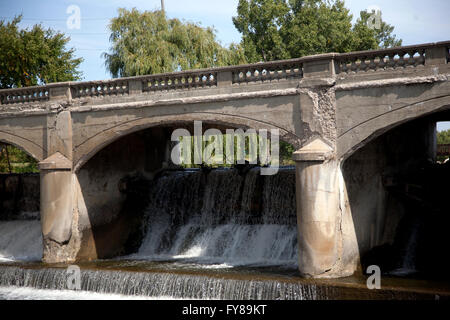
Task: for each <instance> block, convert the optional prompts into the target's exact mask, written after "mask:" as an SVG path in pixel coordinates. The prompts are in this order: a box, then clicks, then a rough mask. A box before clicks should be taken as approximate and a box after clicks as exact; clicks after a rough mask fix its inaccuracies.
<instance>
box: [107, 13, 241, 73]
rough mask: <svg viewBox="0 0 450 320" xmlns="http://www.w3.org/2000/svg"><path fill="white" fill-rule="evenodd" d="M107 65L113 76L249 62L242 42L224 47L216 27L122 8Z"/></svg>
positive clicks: (114, 22) (114, 25) (112, 27)
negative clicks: (219, 40)
mask: <svg viewBox="0 0 450 320" xmlns="http://www.w3.org/2000/svg"><path fill="white" fill-rule="evenodd" d="M109 28H110V30H111V36H110V42H111V43H112V46H111V49H110V51H111V52H110V53H104V54H103V57H104V58H105V65H106V67H107V69H108V70H109V72H110V73H111V74H112V75H113V77H125V76H136V75H145V74H155V73H164V72H173V71H180V70H188V69H198V68H209V67H216V66H224V65H232V64H240V63H243V62H245V61H246V60H245V57H244V52H243V50H242V49H241V47H240V46H239V45H236V44H232V45H230V46H229V48H224V47H222V46H221V45H220V43H219V42H218V41H217V40H216V35H215V31H214V29H212V28H209V27H208V28H203V27H201V26H200V25H198V24H194V23H188V22H181V21H180V20H178V19H168V18H167V17H166V15H165V14H164V12H162V11H145V12H139V11H138V10H137V9H132V10H126V9H119V16H118V17H116V18H114V19H112V20H111V24H110V25H109Z"/></svg>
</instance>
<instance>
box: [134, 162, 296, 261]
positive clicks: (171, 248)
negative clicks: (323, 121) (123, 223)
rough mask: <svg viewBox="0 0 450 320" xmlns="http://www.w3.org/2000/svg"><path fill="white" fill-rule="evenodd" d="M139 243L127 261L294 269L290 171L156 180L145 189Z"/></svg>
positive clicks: (221, 171) (175, 175) (194, 173)
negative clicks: (145, 205)
mask: <svg viewBox="0 0 450 320" xmlns="http://www.w3.org/2000/svg"><path fill="white" fill-rule="evenodd" d="M149 192H150V194H151V197H150V198H151V201H150V205H149V206H148V208H147V216H146V221H145V223H146V229H147V233H146V237H145V238H144V241H143V243H142V245H141V247H140V249H139V251H138V253H137V254H133V255H131V256H128V257H127V258H132V259H146V260H161V259H162V260H166V259H183V260H184V261H195V262H198V263H202V264H219V265H222V266H224V267H225V266H230V267H231V266H240V265H264V266H267V265H284V266H286V265H289V266H293V267H295V266H296V264H297V226H296V212H295V172H294V170H292V169H281V170H280V172H279V173H278V174H277V175H274V176H261V175H260V169H259V168H254V169H252V170H250V171H248V172H247V173H246V174H242V173H241V174H240V173H239V171H238V170H235V169H217V170H212V171H210V172H208V173H205V172H203V171H201V170H189V171H179V172H172V173H168V174H166V175H164V176H162V177H160V178H159V179H158V180H157V181H156V182H155V184H154V186H153V187H152V188H151V190H149Z"/></svg>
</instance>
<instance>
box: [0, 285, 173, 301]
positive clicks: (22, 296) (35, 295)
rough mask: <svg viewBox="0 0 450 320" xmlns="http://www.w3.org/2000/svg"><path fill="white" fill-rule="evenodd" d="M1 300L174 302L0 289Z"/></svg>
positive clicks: (24, 288) (19, 288)
mask: <svg viewBox="0 0 450 320" xmlns="http://www.w3.org/2000/svg"><path fill="white" fill-rule="evenodd" d="M0 300H174V298H172V297H165V296H162V297H157V298H154V297H144V296H126V295H120V294H106V293H97V292H89V291H73V290H47V289H35V288H29V287H0Z"/></svg>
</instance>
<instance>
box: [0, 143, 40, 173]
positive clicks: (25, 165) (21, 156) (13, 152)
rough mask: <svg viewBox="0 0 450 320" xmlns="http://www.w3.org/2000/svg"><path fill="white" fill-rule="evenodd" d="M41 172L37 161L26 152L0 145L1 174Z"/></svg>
mask: <svg viewBox="0 0 450 320" xmlns="http://www.w3.org/2000/svg"><path fill="white" fill-rule="evenodd" d="M31 172H39V170H38V164H37V161H36V160H35V159H34V158H33V157H31V156H30V155H28V154H27V153H26V152H25V151H22V150H21V149H19V148H16V147H14V146H11V145H6V144H0V173H31Z"/></svg>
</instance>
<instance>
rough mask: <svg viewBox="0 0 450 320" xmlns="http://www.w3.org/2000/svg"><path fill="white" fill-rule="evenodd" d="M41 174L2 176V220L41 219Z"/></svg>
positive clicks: (0, 193) (0, 197)
mask: <svg viewBox="0 0 450 320" xmlns="http://www.w3.org/2000/svg"><path fill="white" fill-rule="evenodd" d="M39 196H40V188H39V173H37V174H0V220H21V219H39Z"/></svg>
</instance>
